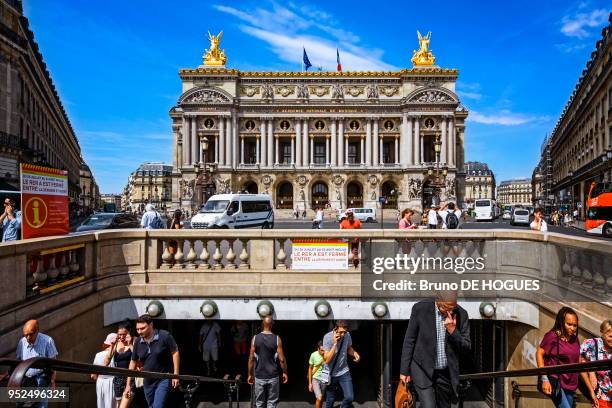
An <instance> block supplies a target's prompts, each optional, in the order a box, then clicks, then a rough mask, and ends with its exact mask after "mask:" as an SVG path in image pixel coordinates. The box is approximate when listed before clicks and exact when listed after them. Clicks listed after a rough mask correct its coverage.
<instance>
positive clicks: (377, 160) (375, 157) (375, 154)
mask: <svg viewBox="0 0 612 408" xmlns="http://www.w3.org/2000/svg"><path fill="white" fill-rule="evenodd" d="M378 137H379V135H378V118H374V138H373V140H372V149H373V152H372V165H374V166H378V165H380V155H379V152H378V145H379V143H378Z"/></svg>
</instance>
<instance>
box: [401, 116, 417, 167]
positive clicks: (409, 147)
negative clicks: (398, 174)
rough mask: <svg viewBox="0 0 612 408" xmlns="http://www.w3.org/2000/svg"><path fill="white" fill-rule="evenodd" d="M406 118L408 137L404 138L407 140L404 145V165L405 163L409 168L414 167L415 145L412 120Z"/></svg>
mask: <svg viewBox="0 0 612 408" xmlns="http://www.w3.org/2000/svg"><path fill="white" fill-rule="evenodd" d="M404 117H405V118H406V135H405V136H402V137H405V138H406V143H405V145H404V150H402V163H405V164H406V165H408V166H412V165H413V164H414V143H413V137H412V118H408V117H407V116H406V115H404Z"/></svg>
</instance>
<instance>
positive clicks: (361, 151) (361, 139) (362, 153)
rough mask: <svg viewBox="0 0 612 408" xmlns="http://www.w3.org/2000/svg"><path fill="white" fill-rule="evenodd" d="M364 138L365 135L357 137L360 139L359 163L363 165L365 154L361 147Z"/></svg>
mask: <svg viewBox="0 0 612 408" xmlns="http://www.w3.org/2000/svg"><path fill="white" fill-rule="evenodd" d="M364 139H365V136H361V137H360V139H359V140H360V141H361V146H360V154H361V165H362V166H364V165H365V157H364V156H365V151H364V148H363V143H364Z"/></svg>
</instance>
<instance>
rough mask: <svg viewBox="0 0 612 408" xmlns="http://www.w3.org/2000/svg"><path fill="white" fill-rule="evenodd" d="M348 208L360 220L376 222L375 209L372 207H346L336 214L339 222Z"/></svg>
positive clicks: (344, 216)
mask: <svg viewBox="0 0 612 408" xmlns="http://www.w3.org/2000/svg"><path fill="white" fill-rule="evenodd" d="M348 210H351V211H353V214H354V215H355V218H356V219H358V220H359V221H361V222H376V211H375V210H374V209H373V208H347V209H346V211H343V212H341V213H340V214H338V215H337V216H336V220H337V221H338V222H341V221H342V220H343V219H345V218H346V212H347V211H348Z"/></svg>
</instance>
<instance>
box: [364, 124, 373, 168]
mask: <svg viewBox="0 0 612 408" xmlns="http://www.w3.org/2000/svg"><path fill="white" fill-rule="evenodd" d="M362 163H363V160H362ZM365 164H366V166H368V167H370V166H371V165H372V118H367V119H366V140H365Z"/></svg>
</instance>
